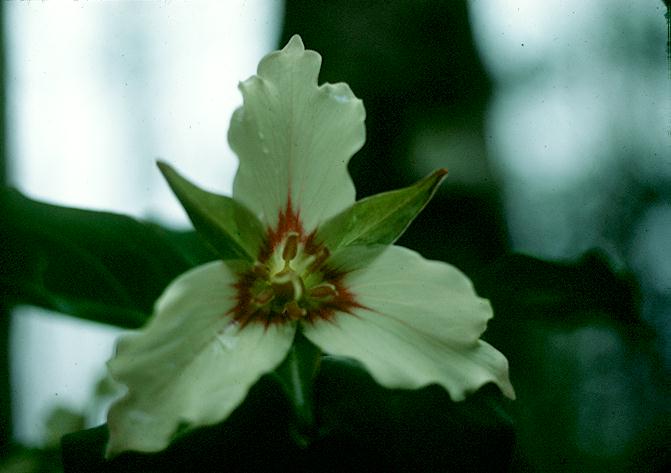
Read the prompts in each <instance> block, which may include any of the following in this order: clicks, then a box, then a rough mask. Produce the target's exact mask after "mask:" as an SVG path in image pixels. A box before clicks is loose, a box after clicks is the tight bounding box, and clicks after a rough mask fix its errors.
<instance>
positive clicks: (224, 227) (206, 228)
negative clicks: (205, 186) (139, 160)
mask: <svg viewBox="0 0 671 473" xmlns="http://www.w3.org/2000/svg"><path fill="white" fill-rule="evenodd" d="M158 167H159V169H160V170H161V172H162V173H163V176H164V177H165V179H166V180H167V181H168V184H169V185H170V188H171V189H172V191H173V192H174V193H175V195H176V196H177V198H178V199H179V201H180V202H181V204H182V206H183V207H184V210H186V213H187V214H188V215H189V218H190V219H191V222H192V223H193V226H194V227H195V228H196V230H197V231H198V233H199V234H200V235H201V236H202V237H203V238H204V239H205V241H207V242H208V243H209V244H210V245H212V247H214V249H215V250H217V252H218V253H219V254H220V256H221V257H222V259H233V258H241V259H245V260H248V261H254V260H255V259H256V256H257V254H258V251H259V247H260V246H261V242H262V241H263V235H264V232H263V227H262V225H261V222H259V220H258V219H257V218H256V217H255V216H254V214H252V212H251V211H250V210H248V209H247V208H246V207H244V206H243V205H242V204H240V203H239V202H236V201H235V200H233V199H231V198H230V197H226V196H223V195H217V194H213V193H211V192H207V191H204V190H202V189H200V188H199V187H197V186H196V185H195V184H192V183H191V182H189V181H188V180H186V179H185V178H184V177H182V176H180V175H179V174H178V173H177V171H175V169H173V168H172V167H171V166H170V165H168V164H166V163H164V162H160V161H159V162H158Z"/></svg>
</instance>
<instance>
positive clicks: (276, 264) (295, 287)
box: [229, 201, 362, 327]
mask: <svg viewBox="0 0 671 473" xmlns="http://www.w3.org/2000/svg"><path fill="white" fill-rule="evenodd" d="M330 256H331V252H330V251H329V249H328V248H327V247H326V246H325V245H323V244H321V243H319V242H317V241H316V239H315V232H312V233H310V234H306V233H305V231H304V230H303V225H302V223H301V220H300V215H299V212H296V211H294V210H293V208H292V204H291V201H289V202H288V204H287V206H286V210H285V211H281V212H280V214H279V218H278V223H277V227H276V228H275V229H272V228H268V230H267V236H266V240H265V243H264V245H263V246H262V248H261V250H260V251H259V256H258V258H257V261H256V263H254V265H253V266H252V267H251V268H250V269H249V270H247V271H244V272H242V273H240V274H239V275H238V281H237V282H236V283H235V284H234V287H235V289H236V301H237V303H236V305H235V307H233V309H232V310H231V311H230V313H229V315H231V316H232V317H233V318H234V319H235V320H236V321H237V322H238V323H240V325H241V326H243V327H244V326H245V325H247V324H250V323H262V324H264V325H265V326H269V325H271V324H277V323H290V322H295V321H298V320H303V321H305V322H309V323H312V322H315V321H317V320H319V319H322V320H331V319H332V318H333V316H334V315H335V314H336V312H345V313H350V314H351V313H352V309H353V308H355V307H362V306H361V305H360V304H358V303H357V302H356V300H355V299H354V295H353V294H352V293H351V292H350V291H349V290H348V289H347V288H346V287H345V285H344V277H345V275H346V274H347V273H346V272H345V271H341V270H336V269H334V268H332V267H330V266H329V257H330Z"/></svg>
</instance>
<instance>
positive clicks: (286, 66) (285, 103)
mask: <svg viewBox="0 0 671 473" xmlns="http://www.w3.org/2000/svg"><path fill="white" fill-rule="evenodd" d="M320 66H321V57H320V56H319V54H317V53H316V52H314V51H310V50H306V49H305V48H304V46H303V42H302V41H301V39H300V37H298V36H294V37H293V38H291V40H290V41H289V43H288V44H287V45H286V47H285V48H284V49H282V50H281V51H275V52H273V53H271V54H269V55H267V56H266V57H264V58H263V59H262V60H261V63H260V64H259V68H258V73H257V75H255V76H252V77H251V78H249V79H248V80H246V81H244V82H242V83H241V84H240V90H241V91H242V94H243V99H244V103H243V106H242V107H240V108H239V109H238V110H236V112H235V113H234V114H233V117H232V119H231V127H230V129H229V132H228V139H229V143H230V145H231V148H232V149H233V150H234V151H235V153H236V154H237V155H238V157H239V158H240V166H239V168H238V172H237V174H236V177H235V182H234V185H233V196H234V197H235V199H236V200H238V201H239V202H241V203H243V204H245V205H246V206H247V207H248V208H249V209H251V210H252V211H253V212H254V213H255V214H256V215H257V216H258V217H259V218H260V220H261V221H262V222H263V223H265V224H266V225H267V226H269V227H271V228H274V227H275V226H276V225H277V222H278V218H279V213H280V212H286V211H287V204H288V203H289V200H291V203H292V206H293V207H292V208H293V210H294V211H296V212H297V213H298V214H299V215H300V218H301V221H302V223H303V225H304V228H305V230H306V232H307V233H310V232H311V231H312V230H314V228H315V227H316V226H317V225H318V224H319V223H320V222H321V221H324V220H326V219H327V218H329V217H331V216H333V215H335V214H336V213H338V212H340V211H342V210H344V209H345V208H347V207H349V206H350V205H352V204H353V203H354V184H353V183H352V180H351V178H350V177H349V174H348V173H347V162H348V161H349V159H350V158H351V157H352V155H353V154H354V153H355V152H356V151H358V150H359V148H361V146H362V145H363V143H364V140H365V127H364V117H365V111H364V108H363V104H362V103H361V100H359V99H357V98H356V97H355V96H354V94H353V93H352V91H351V90H350V88H349V86H348V85H347V84H344V83H337V84H322V85H321V86H318V85H317V76H318V74H319V68H320Z"/></svg>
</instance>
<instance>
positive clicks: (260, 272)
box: [252, 261, 268, 279]
mask: <svg viewBox="0 0 671 473" xmlns="http://www.w3.org/2000/svg"><path fill="white" fill-rule="evenodd" d="M252 271H253V272H254V275H255V276H258V277H259V278H262V279H266V278H267V277H268V267H267V266H266V265H265V264H262V263H259V262H258V261H257V262H256V263H254V267H253V268H252Z"/></svg>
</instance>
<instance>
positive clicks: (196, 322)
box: [107, 262, 295, 456]
mask: <svg viewBox="0 0 671 473" xmlns="http://www.w3.org/2000/svg"><path fill="white" fill-rule="evenodd" d="M234 282H235V273H234V271H233V270H232V269H231V268H230V267H229V266H227V265H226V264H224V263H222V262H214V263H209V264H206V265H204V266H200V267H198V268H195V269H193V270H191V271H189V272H188V273H185V274H183V275H182V276H180V277H179V278H178V279H176V280H175V281H174V282H173V283H172V284H171V285H170V286H169V287H168V288H167V289H166V291H165V293H164V294H163V296H161V298H160V299H159V300H158V302H157V303H156V307H155V313H154V316H153V318H152V319H151V321H150V322H149V324H148V325H147V326H146V327H145V328H144V329H142V330H141V331H139V332H136V333H132V334H129V335H126V336H124V337H123V338H121V339H120V340H119V342H118V344H117V350H116V355H115V356H114V358H113V359H112V360H111V361H110V362H109V363H108V367H109V370H110V372H111V374H112V376H113V377H114V378H115V379H116V380H117V381H119V382H121V383H123V384H125V385H126V386H127V387H128V392H127V394H126V395H125V396H124V397H123V398H121V399H120V400H119V401H117V402H116V403H115V404H114V405H113V406H112V408H111V409H110V412H109V414H108V426H109V430H110V440H109V444H108V449H107V455H108V456H113V455H116V454H118V453H120V452H122V451H124V450H138V451H157V450H161V449H163V448H165V447H166V446H167V445H168V443H169V442H170V440H171V437H172V435H173V434H174V433H175V431H176V430H177V428H178V426H183V425H186V426H189V427H195V426H201V425H208V424H214V423H217V422H220V421H222V420H223V419H225V418H226V417H227V416H228V415H229V414H230V413H231V412H232V411H233V409H235V408H236V407H237V406H238V405H239V404H240V403H241V402H242V401H243V400H244V398H245V396H246V394H247V391H248V390H249V388H250V387H251V386H252V385H253V384H254V383H255V382H256V381H257V380H258V378H259V377H260V376H261V375H262V374H264V373H266V372H268V371H271V370H272V369H274V368H275V367H276V366H277V365H278V364H279V363H280V362H281V361H282V360H283V358H284V357H285V355H286V353H287V351H288V349H289V347H290V345H291V342H292V340H293V334H294V331H295V327H292V326H271V327H268V328H267V329H266V328H265V327H264V326H262V325H259V324H250V325H247V326H246V327H244V328H243V329H240V327H239V325H238V324H237V323H236V322H233V321H232V318H231V316H230V315H229V314H228V312H229V311H230V310H231V308H232V307H233V305H234V303H235V300H234V295H235V289H234V288H233V287H232V284H233V283H234Z"/></svg>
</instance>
